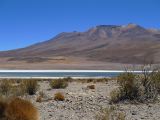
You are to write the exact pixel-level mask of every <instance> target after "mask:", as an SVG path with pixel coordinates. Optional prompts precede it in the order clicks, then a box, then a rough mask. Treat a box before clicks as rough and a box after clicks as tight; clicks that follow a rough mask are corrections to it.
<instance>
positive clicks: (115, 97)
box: [110, 89, 121, 103]
mask: <svg viewBox="0 0 160 120" xmlns="http://www.w3.org/2000/svg"><path fill="white" fill-rule="evenodd" d="M120 98H121V92H120V90H119V89H115V90H113V91H112V92H111V93H110V102H111V103H117V102H119V101H120Z"/></svg>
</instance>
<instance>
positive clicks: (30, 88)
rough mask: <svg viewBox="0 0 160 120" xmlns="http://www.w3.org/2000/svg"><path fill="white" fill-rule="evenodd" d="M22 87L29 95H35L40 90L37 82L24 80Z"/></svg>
mask: <svg viewBox="0 0 160 120" xmlns="http://www.w3.org/2000/svg"><path fill="white" fill-rule="evenodd" d="M21 87H22V88H23V90H24V92H26V93H28V94H29V95H34V94H35V93H36V92H37V90H38V83H37V80H23V82H22V83H21Z"/></svg>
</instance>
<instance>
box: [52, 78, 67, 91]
mask: <svg viewBox="0 0 160 120" xmlns="http://www.w3.org/2000/svg"><path fill="white" fill-rule="evenodd" d="M50 86H51V88H53V89H60V88H62V89H64V88H66V87H67V86H68V82H67V81H65V80H64V79H57V80H51V81H50Z"/></svg>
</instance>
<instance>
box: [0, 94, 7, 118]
mask: <svg viewBox="0 0 160 120" xmlns="http://www.w3.org/2000/svg"><path fill="white" fill-rule="evenodd" d="M6 108H7V103H6V102H5V100H4V99H3V98H1V97H0V119H2V118H4V117H5V110H6Z"/></svg>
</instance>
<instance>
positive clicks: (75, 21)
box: [0, 0, 160, 51]
mask: <svg viewBox="0 0 160 120" xmlns="http://www.w3.org/2000/svg"><path fill="white" fill-rule="evenodd" d="M128 23H135V24H139V25H141V26H143V27H146V28H157V29H160V0H0V51H4V50H10V49H17V48H23V47H25V46H29V45H31V44H35V43H37V42H42V41H45V40H49V39H51V38H53V37H54V36H55V35H57V34H59V33H61V32H72V31H86V30H87V29H89V28H91V27H94V26H97V25H126V24H128Z"/></svg>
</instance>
